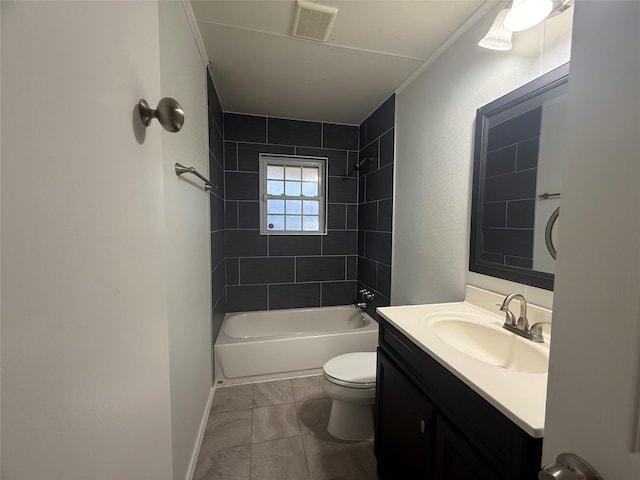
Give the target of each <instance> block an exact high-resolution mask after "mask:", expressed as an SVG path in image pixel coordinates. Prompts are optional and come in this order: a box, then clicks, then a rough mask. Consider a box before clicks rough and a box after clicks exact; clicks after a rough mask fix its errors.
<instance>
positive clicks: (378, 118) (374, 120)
mask: <svg viewBox="0 0 640 480" xmlns="http://www.w3.org/2000/svg"><path fill="white" fill-rule="evenodd" d="M395 112H396V96H395V95H391V96H390V97H389V98H388V99H387V100H386V101H385V102H384V103H383V104H382V105H380V106H379V107H378V108H377V109H376V111H375V112H373V113H372V114H371V115H370V116H369V118H367V119H366V120H365V121H364V123H365V124H366V132H365V142H364V145H362V144H361V145H360V146H361V147H362V146H365V145H367V144H369V143H371V142H372V141H373V140H375V139H377V138H378V137H380V136H382V134H384V133H386V132H387V131H389V130H390V129H391V128H393V127H394V123H395Z"/></svg>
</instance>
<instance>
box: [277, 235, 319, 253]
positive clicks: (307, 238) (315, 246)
mask: <svg viewBox="0 0 640 480" xmlns="http://www.w3.org/2000/svg"><path fill="white" fill-rule="evenodd" d="M321 251H322V239H321V237H320V236H319V235H301V236H295V235H286V236H285V235H278V236H272V237H269V255H271V256H286V255H290V256H306V255H320V254H321Z"/></svg>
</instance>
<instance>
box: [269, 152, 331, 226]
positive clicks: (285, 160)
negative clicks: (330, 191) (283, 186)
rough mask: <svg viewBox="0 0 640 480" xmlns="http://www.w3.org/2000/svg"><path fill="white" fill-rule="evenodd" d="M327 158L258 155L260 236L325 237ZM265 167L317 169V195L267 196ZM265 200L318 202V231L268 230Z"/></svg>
mask: <svg viewBox="0 0 640 480" xmlns="http://www.w3.org/2000/svg"><path fill="white" fill-rule="evenodd" d="M327 162H328V159H327V157H310V156H302V155H279V154H273V153H261V154H260V235H326V234H327ZM267 165H283V166H294V167H309V166H313V167H318V170H319V172H318V173H319V179H318V195H317V196H314V197H308V196H303V195H301V196H293V195H286V194H282V195H268V194H267ZM267 199H282V200H318V205H319V207H318V227H319V229H318V230H270V229H269V228H268V225H267Z"/></svg>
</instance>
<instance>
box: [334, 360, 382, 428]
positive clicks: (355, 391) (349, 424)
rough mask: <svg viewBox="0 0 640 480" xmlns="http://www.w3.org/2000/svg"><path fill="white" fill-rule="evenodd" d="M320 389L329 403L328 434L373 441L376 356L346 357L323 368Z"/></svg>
mask: <svg viewBox="0 0 640 480" xmlns="http://www.w3.org/2000/svg"><path fill="white" fill-rule="evenodd" d="M322 388H323V389H324V391H325V393H326V394H327V395H328V396H329V398H331V399H332V402H331V413H330V414H329V424H328V425H327V431H328V432H329V433H330V434H331V435H332V436H334V437H336V438H339V439H341V440H366V439H369V438H373V402H374V399H375V395H376V352H354V353H346V354H344V355H339V356H337V357H334V358H332V359H331V360H329V361H328V362H327V363H325V364H324V366H323V367H322Z"/></svg>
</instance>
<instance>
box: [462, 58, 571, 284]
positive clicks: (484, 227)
mask: <svg viewBox="0 0 640 480" xmlns="http://www.w3.org/2000/svg"><path fill="white" fill-rule="evenodd" d="M568 80H569V64H568V63H567V64H565V65H562V66H561V67H558V68H556V69H555V70H552V71H551V72H549V73H547V74H545V75H543V76H541V77H539V78H537V79H535V80H533V81H532V82H529V83H527V84H526V85H524V86H522V87H520V88H518V89H517V90H514V91H513V92H511V93H508V94H507V95H504V96H503V97H501V98H499V99H497V100H495V101H493V102H491V103H489V104H488V105H485V106H484V107H482V108H479V109H478V111H477V114H476V132H475V146H474V165H473V193H472V206H471V208H472V210H471V246H470V252H469V270H471V271H472V272H477V273H482V274H485V275H490V276H493V277H498V278H503V279H505V280H511V281H514V282H518V283H523V284H526V285H533V286H536V287H540V288H544V289H547V290H553V279H554V271H555V251H556V250H558V249H561V247H560V248H559V247H558V230H559V224H560V215H559V212H560V198H561V197H560V193H561V171H562V159H563V158H564V148H565V143H566V139H565V137H564V124H565V115H566V108H565V98H566V92H567V86H568Z"/></svg>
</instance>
